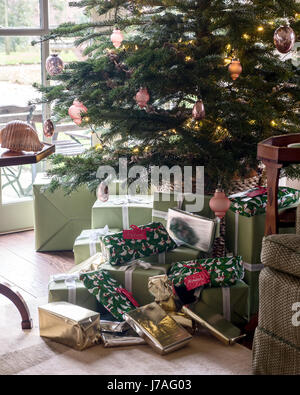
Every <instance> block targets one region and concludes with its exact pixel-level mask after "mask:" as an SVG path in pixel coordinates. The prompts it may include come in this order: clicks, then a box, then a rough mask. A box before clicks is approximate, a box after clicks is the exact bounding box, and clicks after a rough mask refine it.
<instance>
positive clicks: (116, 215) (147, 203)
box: [92, 195, 153, 229]
mask: <svg viewBox="0 0 300 395" xmlns="http://www.w3.org/2000/svg"><path fill="white" fill-rule="evenodd" d="M152 206H153V197H152V196H151V195H134V196H127V195H118V196H110V198H109V200H108V201H107V202H101V201H99V200H97V201H96V202H95V204H94V206H93V208H92V228H94V229H96V228H103V227H104V226H105V225H106V224H107V225H108V226H109V227H110V228H119V229H129V226H130V225H131V224H134V225H137V226H139V225H143V224H147V223H149V222H151V219H152Z"/></svg>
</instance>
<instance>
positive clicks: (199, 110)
mask: <svg viewBox="0 0 300 395" xmlns="http://www.w3.org/2000/svg"><path fill="white" fill-rule="evenodd" d="M192 115H193V118H194V119H196V120H199V119H203V118H205V108H204V104H203V101H202V100H198V101H197V102H196V103H195V105H194V108H193V111H192Z"/></svg>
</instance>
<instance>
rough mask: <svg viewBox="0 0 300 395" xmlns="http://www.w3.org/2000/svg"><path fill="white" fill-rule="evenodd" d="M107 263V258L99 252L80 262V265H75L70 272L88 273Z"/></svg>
mask: <svg viewBox="0 0 300 395" xmlns="http://www.w3.org/2000/svg"><path fill="white" fill-rule="evenodd" d="M103 263H105V259H104V257H103V255H102V254H101V252H97V253H96V254H95V255H93V256H91V257H90V258H87V259H86V260H85V261H83V262H81V263H78V265H75V266H73V267H72V268H71V269H70V270H69V272H68V273H69V274H72V273H78V274H80V273H87V272H95V271H96V270H98V269H99V268H100V266H101V265H102V264H103Z"/></svg>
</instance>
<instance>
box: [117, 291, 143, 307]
mask: <svg viewBox="0 0 300 395" xmlns="http://www.w3.org/2000/svg"><path fill="white" fill-rule="evenodd" d="M116 291H117V292H119V293H120V294H123V295H124V296H126V298H127V299H128V300H130V302H131V303H132V304H133V305H134V306H135V307H139V304H138V302H137V301H136V300H135V299H134V297H133V295H132V293H131V292H129V291H127V289H125V288H117V289H116Z"/></svg>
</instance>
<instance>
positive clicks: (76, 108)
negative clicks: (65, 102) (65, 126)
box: [69, 99, 87, 125]
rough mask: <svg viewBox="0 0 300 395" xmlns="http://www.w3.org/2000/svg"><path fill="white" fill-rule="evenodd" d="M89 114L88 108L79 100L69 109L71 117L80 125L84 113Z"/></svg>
mask: <svg viewBox="0 0 300 395" xmlns="http://www.w3.org/2000/svg"><path fill="white" fill-rule="evenodd" d="M85 112H87V108H86V107H85V106H84V105H83V103H81V102H80V101H79V100H76V99H75V100H74V101H73V104H72V106H71V107H70V108H69V115H70V117H71V118H72V119H73V121H74V122H75V123H76V125H80V124H81V122H82V117H81V115H82V113H85Z"/></svg>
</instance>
